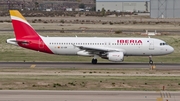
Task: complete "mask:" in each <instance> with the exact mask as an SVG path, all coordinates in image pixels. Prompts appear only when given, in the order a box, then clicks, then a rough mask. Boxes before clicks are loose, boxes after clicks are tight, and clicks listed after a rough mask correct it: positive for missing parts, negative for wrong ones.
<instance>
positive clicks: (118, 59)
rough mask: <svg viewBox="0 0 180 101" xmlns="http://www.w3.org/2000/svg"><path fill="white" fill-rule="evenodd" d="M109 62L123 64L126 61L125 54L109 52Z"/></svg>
mask: <svg viewBox="0 0 180 101" xmlns="http://www.w3.org/2000/svg"><path fill="white" fill-rule="evenodd" d="M107 57H108V59H109V61H114V62H121V61H123V60H124V54H123V52H109V53H108V55H107Z"/></svg>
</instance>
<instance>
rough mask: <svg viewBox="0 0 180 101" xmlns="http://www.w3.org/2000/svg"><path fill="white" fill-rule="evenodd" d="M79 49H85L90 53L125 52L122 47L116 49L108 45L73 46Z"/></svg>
mask: <svg viewBox="0 0 180 101" xmlns="http://www.w3.org/2000/svg"><path fill="white" fill-rule="evenodd" d="M75 47H77V48H79V49H80V50H85V51H87V52H90V53H99V52H125V50H124V49H116V48H109V47H92V46H75Z"/></svg>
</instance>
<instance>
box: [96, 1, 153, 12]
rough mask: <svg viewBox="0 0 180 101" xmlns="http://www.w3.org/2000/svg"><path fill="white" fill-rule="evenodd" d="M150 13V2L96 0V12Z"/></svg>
mask: <svg viewBox="0 0 180 101" xmlns="http://www.w3.org/2000/svg"><path fill="white" fill-rule="evenodd" d="M102 8H104V9H105V10H106V11H116V12H150V0H96V11H101V10H102Z"/></svg>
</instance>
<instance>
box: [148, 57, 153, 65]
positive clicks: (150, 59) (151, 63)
mask: <svg viewBox="0 0 180 101" xmlns="http://www.w3.org/2000/svg"><path fill="white" fill-rule="evenodd" d="M149 64H150V65H153V60H152V56H149Z"/></svg>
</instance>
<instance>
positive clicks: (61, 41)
mask: <svg viewBox="0 0 180 101" xmlns="http://www.w3.org/2000/svg"><path fill="white" fill-rule="evenodd" d="M41 38H42V39H43V41H44V42H45V44H46V45H47V46H48V47H49V48H50V50H51V51H52V52H53V53H54V54H61V55H76V54H77V52H78V51H80V49H79V48H77V47H75V46H74V45H76V46H86V47H92V48H102V49H107V50H112V49H114V50H117V51H122V52H123V53H124V55H125V56H149V55H152V56H154V55H165V54H169V53H172V52H173V51H174V49H173V48H172V47H171V46H169V45H166V44H164V45H160V44H161V43H165V42H164V41H162V40H160V39H155V38H126V37H124V38H117V37H116V38H106V37H99V38H98V37H41ZM139 40H140V42H138V41H139ZM120 41H122V42H120ZM41 47H42V48H43V45H41Z"/></svg>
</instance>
